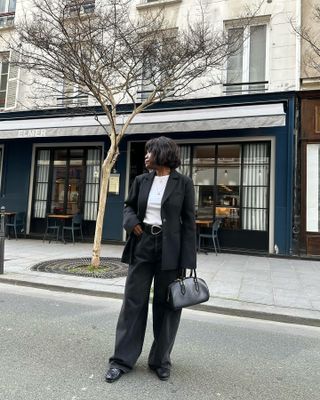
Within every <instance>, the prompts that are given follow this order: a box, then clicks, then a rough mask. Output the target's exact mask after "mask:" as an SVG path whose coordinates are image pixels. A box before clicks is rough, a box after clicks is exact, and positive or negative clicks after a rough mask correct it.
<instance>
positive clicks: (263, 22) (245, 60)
mask: <svg viewBox="0 0 320 400" xmlns="http://www.w3.org/2000/svg"><path fill="white" fill-rule="evenodd" d="M257 26H266V40H265V76H264V80H263V81H259V82H250V78H249V77H250V54H251V49H250V44H251V43H250V38H251V32H250V30H251V28H252V27H257ZM241 28H242V29H243V38H244V41H243V43H242V81H241V82H234V83H232V82H228V60H227V61H226V63H225V68H224V71H225V72H224V78H223V81H224V82H225V83H223V92H224V94H226V95H230V94H231V95H232V94H239V93H240V94H244V93H259V92H260V93H261V92H265V91H267V90H268V84H269V81H270V61H269V57H270V29H271V28H270V16H262V17H257V18H254V19H253V21H252V22H250V24H248V25H245V21H243V20H233V21H225V22H224V29H225V31H226V33H227V34H228V32H229V31H230V30H231V29H241ZM252 85H263V86H264V88H259V87H256V88H254V87H253V88H252ZM250 86H251V87H250ZM228 88H231V89H229V90H228ZM232 88H234V89H233V90H232Z"/></svg>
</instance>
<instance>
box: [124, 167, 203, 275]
mask: <svg viewBox="0 0 320 400" xmlns="http://www.w3.org/2000/svg"><path fill="white" fill-rule="evenodd" d="M154 176H155V172H151V173H147V174H143V175H139V176H137V177H136V178H135V180H134V182H133V184H132V187H131V189H130V192H129V196H128V198H127V199H126V201H125V208H124V220H123V226H124V228H125V230H126V231H127V232H128V233H129V234H130V236H129V239H128V241H127V243H126V246H125V248H124V251H123V255H122V261H123V262H126V263H130V264H131V263H133V255H134V247H135V244H136V241H137V237H136V236H135V234H134V233H133V232H132V230H133V228H134V227H135V226H136V225H137V224H141V223H142V222H143V219H144V217H145V213H146V208H147V201H148V196H149V192H150V189H151V186H152V182H153V178H154ZM161 219H162V229H163V232H162V269H163V270H173V269H179V268H189V269H195V268H196V224H195V203H194V188H193V183H192V180H191V179H190V178H188V177H187V176H185V175H181V174H180V173H178V172H177V171H172V172H171V173H170V176H169V179H168V183H167V186H166V189H165V191H164V194H163V198H162V202H161Z"/></svg>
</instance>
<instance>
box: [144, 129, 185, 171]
mask: <svg viewBox="0 0 320 400" xmlns="http://www.w3.org/2000/svg"><path fill="white" fill-rule="evenodd" d="M145 149H146V152H148V153H151V154H152V156H153V159H154V163H155V164H156V165H158V166H159V167H162V166H163V167H169V168H171V169H175V168H178V167H179V166H180V165H181V160H180V149H179V146H178V145H177V144H176V142H175V141H173V140H172V139H169V138H167V137H165V136H160V137H157V138H154V139H150V140H148V141H147V143H146V147H145Z"/></svg>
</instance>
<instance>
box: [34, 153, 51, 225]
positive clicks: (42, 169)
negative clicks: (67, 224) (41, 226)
mask: <svg viewBox="0 0 320 400" xmlns="http://www.w3.org/2000/svg"><path fill="white" fill-rule="evenodd" d="M49 167H50V150H39V151H38V157H37V165H36V179H35V194H34V203H33V207H34V212H33V213H34V217H35V218H44V217H45V216H46V208H47V196H48V180H49Z"/></svg>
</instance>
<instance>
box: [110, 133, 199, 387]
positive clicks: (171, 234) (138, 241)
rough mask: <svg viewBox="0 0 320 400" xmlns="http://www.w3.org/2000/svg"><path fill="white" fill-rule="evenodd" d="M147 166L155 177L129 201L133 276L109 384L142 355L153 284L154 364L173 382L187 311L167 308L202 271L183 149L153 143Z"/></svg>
mask: <svg viewBox="0 0 320 400" xmlns="http://www.w3.org/2000/svg"><path fill="white" fill-rule="evenodd" d="M145 165H146V168H147V169H148V170H149V171H152V172H150V173H146V174H143V175H140V176H137V177H136V178H135V180H134V182H133V185H132V187H131V190H130V193H129V196H128V198H127V200H126V201H125V208H124V228H125V229H126V231H127V232H128V233H129V234H130V236H129V239H128V242H127V244H126V246H125V249H124V252H123V256H122V261H123V262H127V263H129V271H128V277H127V281H126V287H125V294H124V301H123V305H122V309H121V312H120V316H119V320H118V324H117V330H116V343H115V352H114V355H113V356H112V357H111V358H110V360H109V362H110V367H109V370H108V371H107V373H106V375H105V379H106V381H107V382H114V381H115V380H117V379H119V378H120V377H121V376H122V375H123V373H126V372H129V371H130V370H131V369H132V368H133V366H134V364H135V362H136V361H137V359H138V357H139V355H140V353H141V350H142V345H143V341H144V335H145V330H146V323H147V315H148V302H149V294H150V288H151V284H152V280H153V279H154V293H153V334H154V341H153V344H152V347H151V350H150V354H149V359H148V364H149V367H150V369H151V370H153V371H154V372H155V373H156V375H157V376H158V378H159V379H161V380H168V379H169V377H170V367H171V361H170V353H171V350H172V347H173V344H174V340H175V337H176V333H177V330H178V326H179V321H180V315H181V310H179V311H172V310H171V309H170V308H169V307H168V306H167V303H166V295H167V287H168V285H169V284H170V283H171V282H173V281H174V280H175V279H176V278H177V277H178V276H179V271H180V270H181V269H187V268H189V269H194V268H196V228H195V212H194V188H193V183H192V180H191V179H190V178H188V177H187V176H184V175H181V174H180V173H178V172H177V171H175V169H176V168H177V167H178V166H179V165H180V156H179V148H178V146H177V145H176V143H175V142H174V141H173V140H171V139H169V138H166V137H159V138H156V139H151V140H149V141H148V142H147V144H146V156H145Z"/></svg>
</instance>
